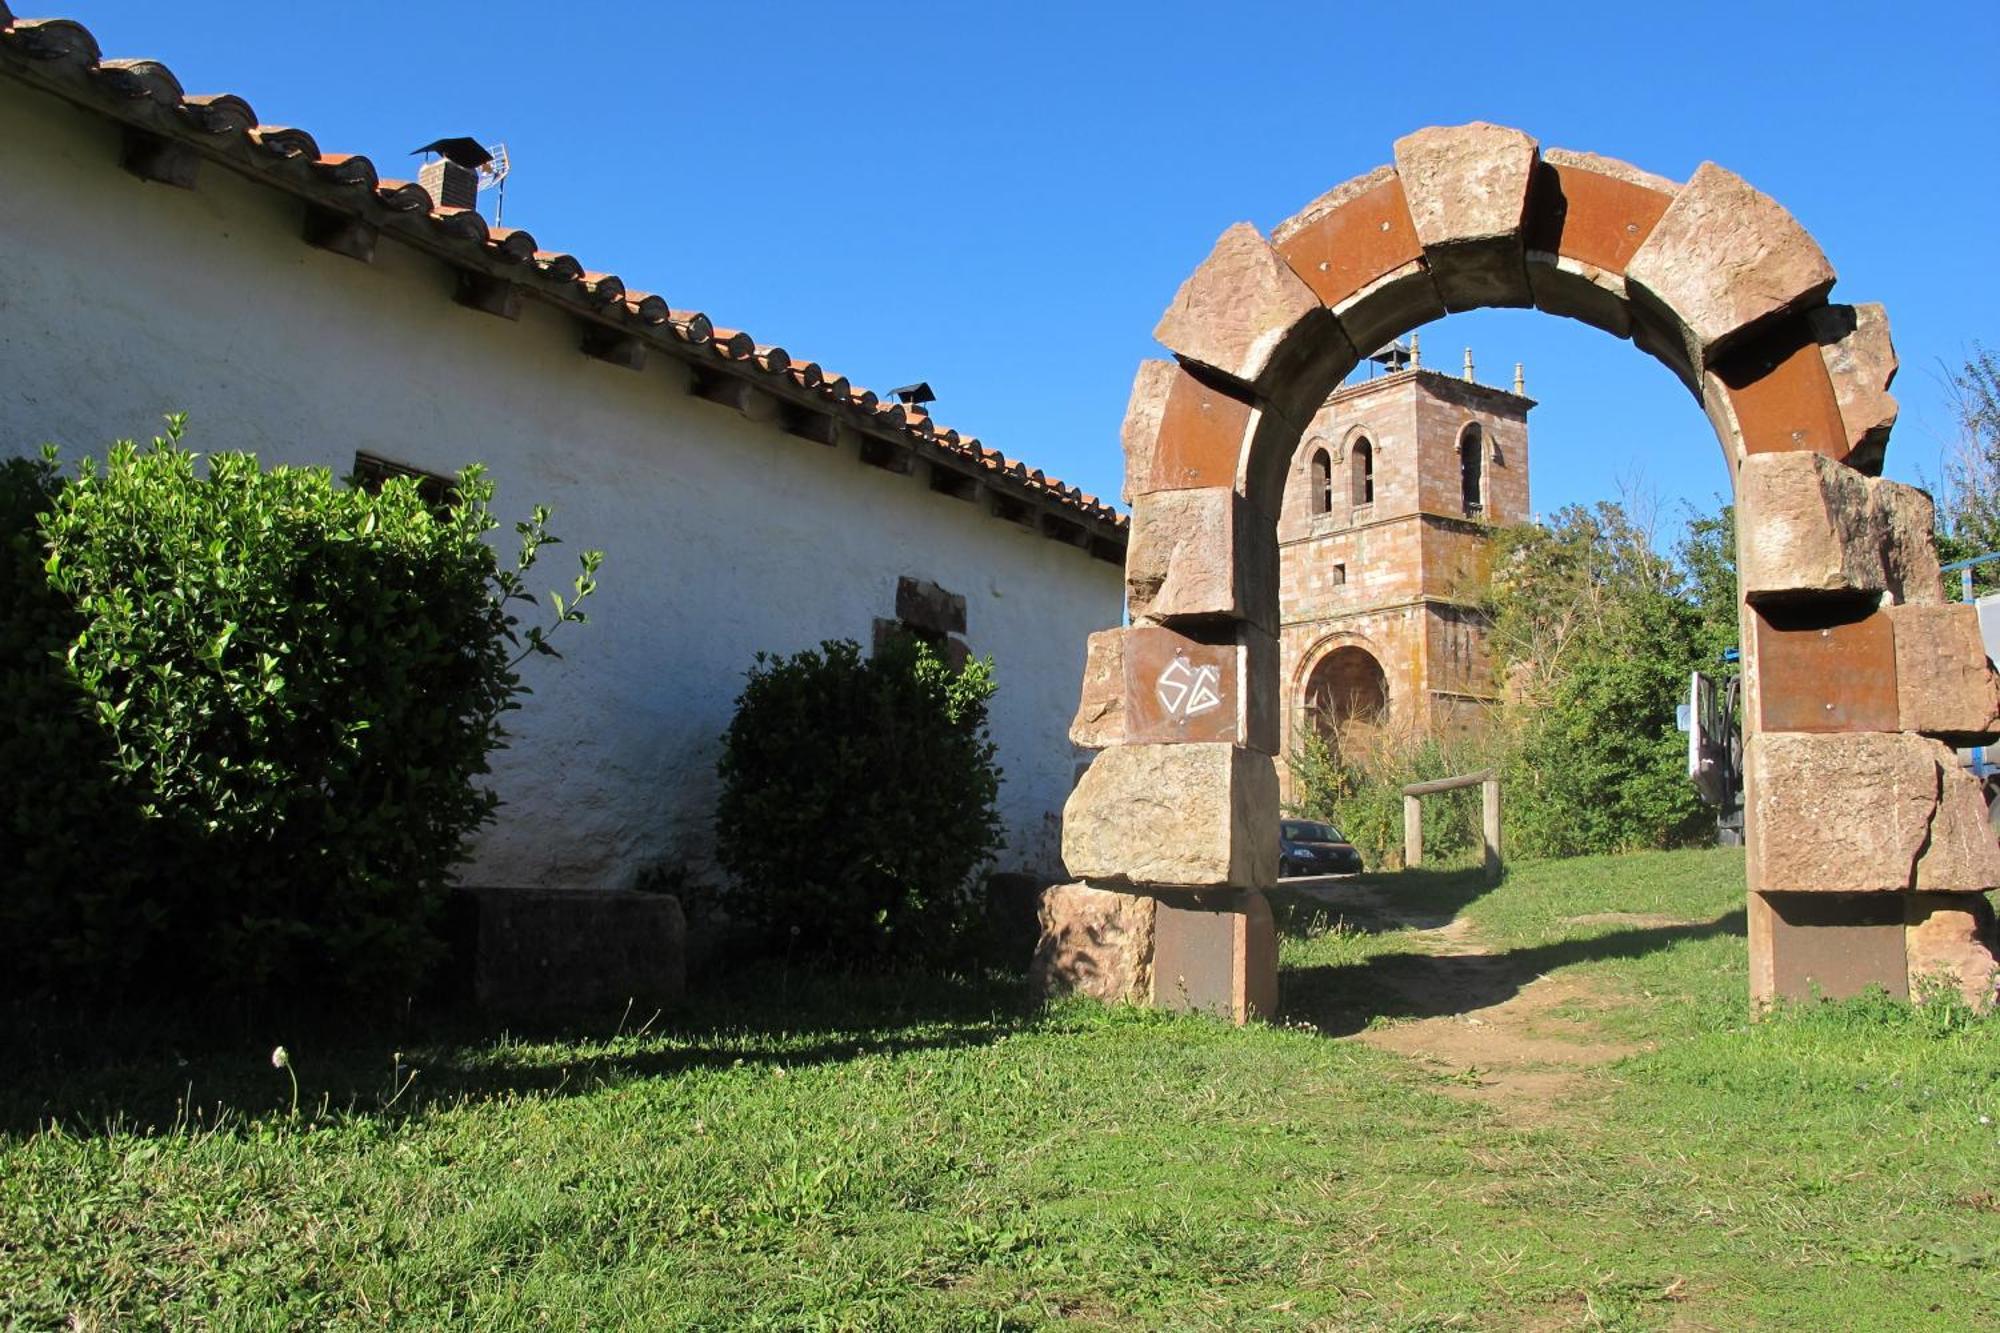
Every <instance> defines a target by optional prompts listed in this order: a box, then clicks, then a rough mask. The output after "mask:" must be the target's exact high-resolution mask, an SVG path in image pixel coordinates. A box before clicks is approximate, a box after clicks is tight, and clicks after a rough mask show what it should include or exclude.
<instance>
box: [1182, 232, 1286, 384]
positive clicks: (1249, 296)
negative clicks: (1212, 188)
mask: <svg viewBox="0 0 2000 1333" xmlns="http://www.w3.org/2000/svg"><path fill="white" fill-rule="evenodd" d="M1320 310H1321V306H1320V301H1319V298H1318V297H1317V296H1315V295H1313V291H1312V288H1310V287H1308V286H1306V284H1305V282H1304V281H1303V280H1302V279H1300V277H1299V275H1298V274H1296V273H1294V272H1292V270H1291V266H1290V265H1288V264H1286V263H1285V261H1284V259H1283V258H1282V257H1281V256H1280V255H1279V254H1278V252H1277V251H1276V250H1273V249H1272V248H1271V247H1270V245H1269V244H1267V243H1266V242H1265V240H1264V238H1263V237H1262V236H1260V235H1258V233H1257V229H1256V228H1255V227H1253V226H1251V225H1250V224H1249V223H1247V222H1239V223H1237V224H1236V225H1235V226H1233V227H1231V228H1230V229H1229V230H1228V231H1225V232H1223V233H1222V237H1221V239H1219V240H1217V241H1216V243H1215V248H1214V250H1212V251H1210V253H1209V256H1208V258H1207V259H1206V260H1204V261H1203V262H1202V265H1201V267H1200V268H1198V269H1196V270H1195V271H1194V272H1193V273H1191V274H1190V275H1188V279H1187V281H1186V282H1183V283H1182V284H1181V288H1180V291H1178V292H1177V293H1175V295H1174V301H1173V304H1172V305H1170V306H1168V307H1167V313H1166V314H1164V315H1162V316H1161V317H1160V322H1159V324H1158V325H1157V326H1156V327H1155V328H1154V329H1153V336H1154V337H1155V338H1157V339H1159V340H1160V342H1162V343H1163V344H1165V345H1166V346H1168V347H1170V348H1172V349H1173V350H1174V351H1175V352H1176V353H1178V354H1179V355H1180V356H1182V357H1184V358H1185V359H1187V360H1189V361H1194V362H1198V363H1200V364H1201V365H1204V366H1208V367H1210V368H1211V369H1213V370H1216V371H1219V372H1220V373H1222V374H1224V375H1227V376H1229V377H1230V378H1232V379H1236V380H1239V381H1241V382H1243V383H1245V384H1255V383H1257V382H1258V381H1259V380H1260V379H1261V378H1263V375H1264V372H1265V369H1266V368H1267V367H1268V366H1269V365H1270V363H1271V361H1272V359H1273V357H1275V356H1277V355H1278V353H1279V350H1280V348H1281V347H1282V346H1283V344H1284V342H1285V340H1286V339H1287V338H1288V337H1289V336H1290V335H1291V333H1292V331H1293V330H1294V329H1295V328H1296V327H1297V326H1298V325H1299V324H1300V323H1301V322H1302V321H1304V320H1306V319H1307V318H1308V317H1309V316H1315V315H1318V314H1319V313H1320Z"/></svg>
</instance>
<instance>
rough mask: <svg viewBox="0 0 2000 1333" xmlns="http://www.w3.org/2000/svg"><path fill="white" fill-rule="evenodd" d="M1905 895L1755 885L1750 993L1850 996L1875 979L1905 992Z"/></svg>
mask: <svg viewBox="0 0 2000 1333" xmlns="http://www.w3.org/2000/svg"><path fill="white" fill-rule="evenodd" d="M1906 901H1907V900H1906V898H1905V897H1903V896H1902V895H1897V894H1884V893H1856V894H1849V893H1755V892H1753V893H1752V894H1751V895H1750V903H1749V936H1750V939H1749V946H1750V997H1751V999H1752V1000H1753V1001H1755V1002H1757V1003H1760V1004H1764V1003H1769V1002H1770V1001H1772V1000H1776V999H1785V1000H1813V999H1827V1000H1845V999H1850V998H1852V997H1853V996H1856V995H1859V994H1861V993H1862V992H1863V991H1865V990H1867V989H1868V988H1869V987H1871V986H1879V987H1881V988H1882V989H1883V990H1885V991H1887V992H1888V993H1889V994H1890V995H1891V996H1893V997H1895V998H1896V999H1899V1000H1901V999H1907V998H1908V996H1909V967H1908V963H1907V961H1906V960H1905V957H1904V952H1903V935H1904V925H1903V919H1904V913H1905V903H1906Z"/></svg>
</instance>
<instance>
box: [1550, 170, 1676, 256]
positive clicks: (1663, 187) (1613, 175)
mask: <svg viewBox="0 0 2000 1333" xmlns="http://www.w3.org/2000/svg"><path fill="white" fill-rule="evenodd" d="M1542 161H1544V162H1546V163H1547V164H1548V165H1550V166H1551V167H1555V168H1557V169H1559V170H1561V171H1563V172H1564V173H1568V172H1571V171H1587V172H1590V173H1591V174H1592V175H1594V176H1604V177H1608V178H1609V179H1611V180H1614V181H1617V182H1618V183H1620V184H1622V185H1630V186H1635V187H1637V188H1639V189H1641V190H1651V191H1652V192H1654V193H1655V194H1663V195H1666V196H1667V202H1668V203H1671V202H1672V201H1673V196H1674V195H1676V194H1678V193H1679V192H1680V188H1681V187H1680V182H1679V181H1676V180H1672V179H1670V178H1668V177H1666V176H1661V175H1659V174H1657V173H1655V172H1651V171H1647V170H1646V169H1645V168H1644V167H1635V166H1633V165H1632V164H1631V163H1630V162H1627V161H1625V160H1623V159H1622V158H1616V157H1606V156H1604V154H1602V153H1584V152H1578V151H1577V150H1576V149H1574V148H1544V149H1543V150H1542ZM1648 207H1649V208H1650V205H1649V206H1648ZM1666 211H1667V210H1666V205H1665V204H1661V205H1660V206H1659V208H1658V210H1657V212H1655V213H1654V217H1653V220H1654V221H1655V222H1657V221H1659V214H1660V213H1664V212H1666ZM1651 230H1652V228H1651V227H1650V226H1643V227H1639V228H1636V229H1634V230H1632V231H1629V232H1626V233H1625V234H1624V239H1621V240H1620V241H1619V242H1618V243H1619V244H1620V245H1621V246H1624V247H1625V248H1626V249H1627V253H1628V255H1629V253H1630V252H1631V251H1634V250H1637V249H1638V248H1639V247H1640V246H1641V245H1643V244H1645V241H1646V236H1647V234H1648V233H1649V232H1651Z"/></svg>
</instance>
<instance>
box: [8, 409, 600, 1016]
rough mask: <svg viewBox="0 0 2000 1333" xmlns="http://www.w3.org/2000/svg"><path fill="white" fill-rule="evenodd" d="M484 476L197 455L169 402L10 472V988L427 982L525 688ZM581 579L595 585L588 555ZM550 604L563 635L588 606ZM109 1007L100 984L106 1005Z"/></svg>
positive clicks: (343, 989)
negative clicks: (166, 420)
mask: <svg viewBox="0 0 2000 1333" xmlns="http://www.w3.org/2000/svg"><path fill="white" fill-rule="evenodd" d="M491 498H492V486H491V484H490V483H489V482H487V481H486V480H485V479H484V478H483V476H482V475H481V473H480V472H479V470H478V469H472V470H469V471H468V472H466V473H465V474H463V475H462V476H461V477H460V479H459V483H458V488H457V491H456V494H455V497H454V498H453V499H452V500H451V501H450V503H449V504H448V505H444V506H439V507H435V508H434V507H433V506H432V505H431V504H430V503H427V502H426V500H425V498H424V497H422V496H421V495H419V493H418V490H417V487H416V485H415V484H414V483H413V482H411V481H408V480H400V479H399V480H394V481H390V482H389V483H387V484H386V485H384V486H383V487H382V488H381V490H380V492H379V494H371V493H370V492H368V491H366V490H363V489H359V488H354V487H349V486H345V485H343V484H341V483H339V482H337V481H336V480H335V478H334V477H333V476H332V475H331V473H329V472H328V471H326V470H325V469H318V468H303V469H301V468H283V467H280V468H272V469H269V470H264V469H261V468H260V467H259V466H258V463H257V460H256V459H255V458H254V457H251V456H249V455H244V454H218V455H215V456H213V457H211V458H209V459H207V465H206V467H205V468H202V467H200V466H198V465H197V456H196V455H195V454H193V453H192V452H190V451H189V450H188V449H186V448H185V447H183V446H182V443H181V430H180V423H179V421H178V420H176V421H174V422H173V423H172V424H171V426H170V429H169V433H168V435H167V437H166V438H163V439H159V440H155V441H154V442H153V443H152V445H151V446H150V447H144V448H141V447H137V446H135V445H133V444H131V443H130V442H121V443H119V444H118V445H116V446H114V447H113V448H112V449H111V450H110V452H109V454H108V456H107V458H106V459H105V461H104V462H103V464H102V465H101V466H99V465H96V464H94V463H92V462H90V461H88V460H86V461H84V462H83V463H82V464H81V465H80V466H79V468H78V469H77V471H76V473H75V475H74V476H73V477H70V478H67V479H65V478H64V477H63V476H62V475H60V473H59V472H58V470H57V468H56V466H55V460H54V456H53V454H49V455H46V456H45V457H44V458H43V459H42V460H41V461H39V462H35V461H19V460H16V461H13V462H10V463H8V464H6V465H5V468H4V471H0V523H4V525H5V526H4V528H0V600H3V601H4V606H0V808H4V809H5V811H6V812H7V813H6V816H5V818H6V820H7V823H6V826H5V827H6V832H7V835H8V838H9V841H10V842H11V843H12V849H11V850H12V853H13V854H11V855H9V856H8V857H6V858H4V863H0V939H4V940H5V943H4V944H0V952H4V954H5V957H4V962H0V966H3V967H4V969H5V973H6V976H5V978H4V980H0V985H9V986H11V987H14V988H20V987H23V986H27V987H39V988H44V989H52V990H56V991H59V992H66V993H70V994H78V993H81V992H91V993H96V994H99V995H106V994H107V993H108V992H115V991H116V990H118V989H126V988H129V989H131V990H133V991H136V992H137V993H138V994H173V995H203V994H216V993H224V994H236V995H246V996H247V995H269V994H272V993H274V992H278V991H281V990H282V991H283V992H285V993H287V994H291V995H296V996H298V997H302V998H304V997H310V998H316V999H319V1000H323V1001H329V1002H341V1001H351V1000H355V999H372V1000H375V1001H379V1002H382V1003H396V1002H399V1001H400V1000H401V999H402V998H403V997H405V996H406V995H408V994H409V993H410V991H411V989H412V988H413V987H415V986H416V985H417V984H418V983H419V982H420V980H421V978H422V976H423V974H424V972H425V970H426V969H427V968H428V967H429V966H430V964H431V963H432V962H434V961H435V959H436V957H437V956H438V953H439V951H440V946H439V943H438V940H437V938H436V934H435V930H434V926H435V923H436V918H437V914H438V910H439V908H440V906H441V901H442V898H443V895H444V892H445V888H446V884H447V879H448V876H449V873H450V871H451V868H452V866H453V865H454V863H456V862H457V861H458V860H459V859H461V857H462V856H463V854H464V851H465V848H466V842H467V838H468V837H469V835H470V834H471V833H472V832H473V831H474V830H475V829H477V828H478V827H479V826H480V825H481V824H482V823H484V822H486V821H487V820H489V819H490V818H492V816H493V812H494V806H495V798H494V797H493V795H492V793H491V792H489V791H487V790H486V789H484V788H482V787H481V786H479V785H478V784H477V782H476V779H477V778H478V776H479V775H480V774H482V773H484V772H486V771H487V762H486V761H487V755H488V753H489V751H491V750H492V749H493V748H494V747H495V746H497V745H499V744H500V743H501V742H502V737H503V734H504V733H503V731H502V727H501V720H502V717H503V715H504V714H505V713H506V712H507V711H508V710H509V709H511V708H514V707H515V706H516V705H517V702H518V697H519V696H520V695H521V694H523V693H524V692H525V689H524V687H523V686H522V684H521V680H520V677H519V675H518V673H517V671H516V667H517V665H518V663H519V660H520V659H521V657H522V656H524V655H526V654H528V653H533V652H537V651H540V652H552V651H553V650H552V649H551V648H550V647H549V645H548V642H547V638H546V631H545V630H543V629H541V628H539V627H538V628H535V629H531V630H528V631H526V632H525V633H517V628H516V624H515V617H514V616H513V615H512V614H511V610H512V607H513V605H514V604H515V603H519V602H523V601H529V602H531V601H532V600H533V599H531V598H528V597H527V595H526V593H525V591H524V589H523V587H522V583H521V578H522V575H523V574H525V573H526V571H527V570H528V569H529V568H531V567H532V565H533V564H534V561H535V556H536V552H537V550H538V548H539V547H540V546H542V545H545V544H547V543H548V542H550V541H553V540H555V539H554V538H552V537H551V536H549V534H548V532H547V530H546V526H545V525H546V519H547V514H546V511H543V510H537V511H536V512H535V515H534V517H533V518H532V519H531V520H529V521H528V522H525V523H521V524H517V525H516V529H517V533H518V535H519V536H520V539H521V548H520V551H521V554H520V559H519V561H518V562H517V565H516V567H515V568H513V569H507V568H503V567H502V566H501V564H500V562H499V560H498V558H497V556H496V555H495V552H494V550H493V548H492V547H491V546H490V545H489V544H488V541H487V534H488V533H490V532H491V531H492V530H493V529H494V527H495V526H496V523H495V520H494V519H493V517H492V516H491V513H490V511H489V508H488V505H489V502H490V500H491ZM582 563H583V573H582V575H581V576H580V577H579V578H578V579H577V581H576V584H575V587H574V589H573V596H574V598H575V599H576V600H581V598H582V597H584V596H586V595H588V593H589V592H590V591H591V589H592V587H593V586H594V582H593V576H594V573H595V570H596V568H597V563H598V555H597V553H595V552H591V553H587V554H586V555H585V556H584V558H583V562H582ZM581 619H582V616H581V614H580V613H579V612H577V611H576V609H575V604H574V601H572V602H567V603H565V602H562V601H561V600H560V599H558V603H557V616H556V623H558V624H560V623H562V622H564V621H574V620H581ZM107 997H108V996H107Z"/></svg>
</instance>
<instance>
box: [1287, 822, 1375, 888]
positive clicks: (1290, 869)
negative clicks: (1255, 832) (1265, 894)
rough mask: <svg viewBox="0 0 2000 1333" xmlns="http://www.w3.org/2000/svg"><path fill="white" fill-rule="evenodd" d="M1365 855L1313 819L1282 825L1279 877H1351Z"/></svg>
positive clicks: (1333, 830) (1343, 836)
mask: <svg viewBox="0 0 2000 1333" xmlns="http://www.w3.org/2000/svg"><path fill="white" fill-rule="evenodd" d="M1359 869H1361V853H1360V852H1357V851H1355V850H1354V844H1353V843H1351V842H1349V841H1348V840H1347V836H1346V835H1345V834H1343V833H1342V832H1341V831H1340V830H1339V829H1337V828H1335V827H1334V826H1333V825H1331V824H1321V823H1319V822H1317V821H1315V820H1311V819H1281V820H1279V821H1278V875H1279V877H1280V878H1289V877H1290V876H1293V875H1351V874H1353V873H1354V872H1355V871H1357V870H1359Z"/></svg>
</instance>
